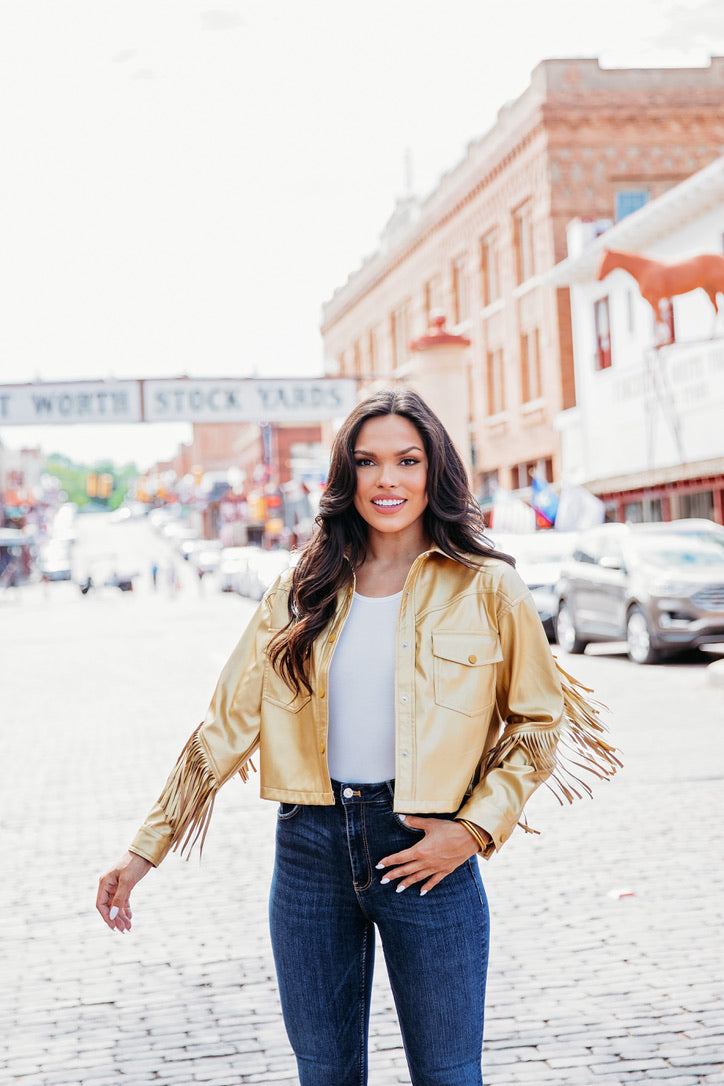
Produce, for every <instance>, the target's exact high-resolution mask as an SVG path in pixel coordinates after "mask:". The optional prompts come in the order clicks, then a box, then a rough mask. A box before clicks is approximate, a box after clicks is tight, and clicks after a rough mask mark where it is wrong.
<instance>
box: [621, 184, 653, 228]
mask: <svg viewBox="0 0 724 1086" xmlns="http://www.w3.org/2000/svg"><path fill="white" fill-rule="evenodd" d="M648 202H649V190H648V189H619V191H618V192H617V193H616V197H615V216H616V222H619V221H620V220H621V219H625V218H626V216H627V215H631V214H633V212H634V211H638V209H639V208H640V207H643V206H644V204H647V203H648Z"/></svg>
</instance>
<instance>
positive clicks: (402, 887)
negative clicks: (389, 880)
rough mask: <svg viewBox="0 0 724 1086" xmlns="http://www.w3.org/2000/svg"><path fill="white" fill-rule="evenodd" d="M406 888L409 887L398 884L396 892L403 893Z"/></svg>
mask: <svg viewBox="0 0 724 1086" xmlns="http://www.w3.org/2000/svg"><path fill="white" fill-rule="evenodd" d="M406 889H407V887H406V886H398V887H397V889H396V890H395V893H396V894H401V893H402V891H403V890H406Z"/></svg>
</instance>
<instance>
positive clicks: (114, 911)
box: [110, 905, 118, 920]
mask: <svg viewBox="0 0 724 1086" xmlns="http://www.w3.org/2000/svg"><path fill="white" fill-rule="evenodd" d="M117 916H118V906H117V905H111V911H110V918H111V920H115V919H116V917H117Z"/></svg>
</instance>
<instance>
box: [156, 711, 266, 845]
mask: <svg viewBox="0 0 724 1086" xmlns="http://www.w3.org/2000/svg"><path fill="white" fill-rule="evenodd" d="M200 727H201V725H199V727H198V728H196V730H195V731H194V732H192V734H191V736H190V737H189V739H188V741H187V743H186V745H185V746H184V748H183V750H182V751H181V754H180V755H179V757H178V761H177V762H176V765H175V767H174V769H173V770H172V771H171V774H170V776H169V778H168V780H167V781H166V785H165V787H164V790H163V792H162V793H161V795H160V796H159V798H158V802H159V804H160V805H161V806H162V807H163V809H164V813H165V815H166V820H167V822H168V823H169V825H170V826H171V827H172V829H173V846H172V851H174V852H175V851H176V850H177V849H178V848H180V849H181V855H182V856H183V855H184V853H186V854H187V855H186V859H187V860H188V859H190V858H191V852H192V850H193V848H194V846H195V845H196V844H197V842H198V845H199V858H200V857H201V854H202V852H203V849H204V841H205V840H206V834H207V832H208V828H209V822H210V821H211V815H212V813H213V810H214V801H215V800H216V794H217V792H218V790H219V785H218V783H217V780H216V777H215V775H214V772H213V770H212V768H211V765H210V764H209V760H208V757H207V755H206V751H205V750H204V747H203V744H202V743H201V740H200V738H199V734H198V733H199V728H200ZM250 767H251V769H253V770H254V772H256V768H255V766H254V763H253V762H252V761H251V758H248V759H247V760H246V761H245V762H244V763H243V765H242V766H241V768H240V769H239V771H238V772H239V776H240V777H241V779H242V780H243V781H244V783H246V781H247V780H248V779H249V768H250Z"/></svg>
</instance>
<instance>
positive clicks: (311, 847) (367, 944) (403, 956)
mask: <svg viewBox="0 0 724 1086" xmlns="http://www.w3.org/2000/svg"><path fill="white" fill-rule="evenodd" d="M333 785H334V791H335V805H334V806H333V807H332V806H329V807H318V806H293V805H291V804H286V803H284V804H282V805H281V807H280V809H279V816H278V820H277V840H276V862H275V866H274V878H273V881H272V887H271V900H270V903H269V917H270V925H271V938H272V947H273V950H274V960H275V963H276V970H277V977H278V981H279V992H280V995H281V1002H282V1012H283V1015H284V1022H285V1025H286V1028H287V1032H288V1034H289V1040H290V1042H291V1045H292V1048H293V1049H294V1052H295V1055H296V1057H297V1065H298V1068H299V1081H300V1084H301V1086H364V1084H365V1083H366V1082H367V1035H368V1026H369V1013H370V993H371V989H372V971H373V965H374V950H375V933H374V926H375V925H377V928H378V930H379V933H380V937H381V940H382V946H383V950H384V955H385V961H386V964H387V971H388V974H389V978H390V985H391V988H392V992H393V995H394V998H395V1005H396V1007H397V1014H398V1017H399V1021H400V1028H401V1031H402V1039H403V1043H404V1046H405V1053H406V1055H407V1063H408V1066H409V1068H410V1076H411V1079H412V1083H413V1086H482V1082H483V1079H482V1072H481V1059H482V1046H483V1011H484V1003H485V977H486V970H487V959H488V905H487V901H486V898H485V891H484V889H483V884H482V880H481V878H480V872H479V870H478V863H477V860H476V859H475V858H473V859H471V860H468V861H467V862H466V863H464V864H462V865H461V866H460V867H458V868H457V869H456V870H455V871H453V872H452V873H451V874H450V875H448V876H447V878H445V879H443V880H442V882H440V883H439V884H438V885H437V886H435V887H434V889H433V890H431V891H430V892H429V893H428V894H426V895H425V896H424V897H421V896H420V884H415V885H412V886H409V887H408V888H407V889H406V890H405V891H404V892H403V893H400V894H398V893H396V892H395V885H396V884H395V883H394V882H391V883H388V884H387V885H386V886H381V885H380V879H381V878H382V877H383V875H384V872H383V871H377V870H376V869H375V865H376V864H377V863H378V862H379V860H380V859H381V858H382V857H383V856H387V855H390V854H392V853H395V852H400V851H401V850H402V849H405V848H409V847H410V846H411V845H412V844H413V843H414V842H415V841H416V840H419V839H420V838H421V837H422V833H421V831H419V830H413V829H412V828H411V827H408V826H406V825H405V824H404V822H402V821H400V818H399V816H398V815H396V814H395V813H394V812H393V810H392V796H393V782H383V783H381V784H347V783H342V784H339V783H338V782H333ZM436 817H446V818H447V817H451V816H449V815H444V816H439V815H438V816H436Z"/></svg>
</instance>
